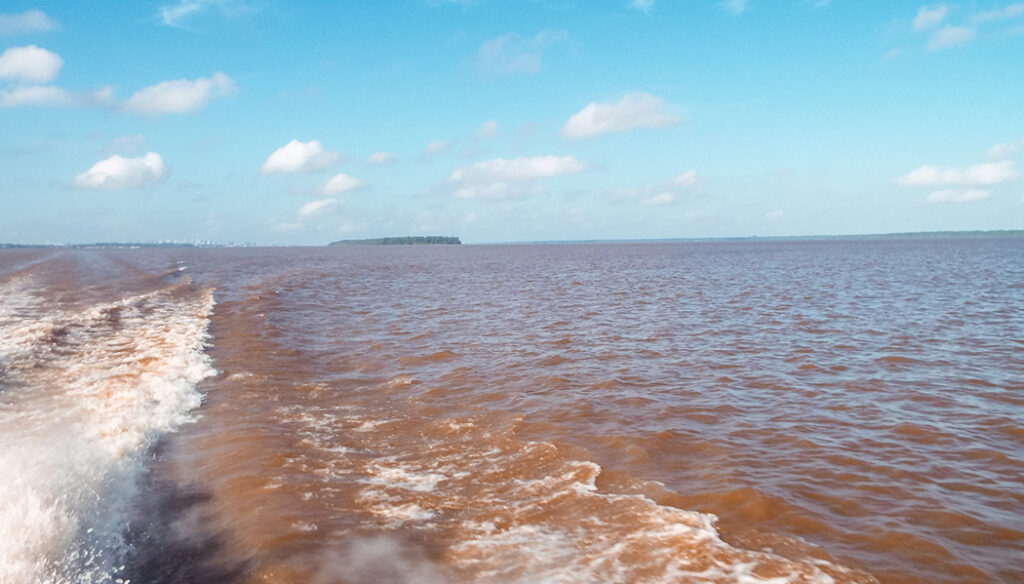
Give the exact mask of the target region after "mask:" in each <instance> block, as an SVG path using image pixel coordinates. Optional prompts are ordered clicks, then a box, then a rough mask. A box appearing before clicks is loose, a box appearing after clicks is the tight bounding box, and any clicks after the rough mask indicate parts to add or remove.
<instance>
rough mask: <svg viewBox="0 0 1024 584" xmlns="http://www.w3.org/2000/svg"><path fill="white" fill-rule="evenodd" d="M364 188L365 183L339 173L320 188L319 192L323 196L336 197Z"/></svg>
mask: <svg viewBox="0 0 1024 584" xmlns="http://www.w3.org/2000/svg"><path fill="white" fill-rule="evenodd" d="M364 186H366V182H365V181H362V180H359V179H358V178H355V177H352V176H349V175H347V174H345V173H343V172H340V173H338V174H336V175H334V176H332V177H331V178H330V180H328V181H327V182H326V183H325V184H324V186H322V187H320V192H321V193H322V194H324V195H338V194H341V193H344V192H346V191H354V190H356V189H361V188H363V187H364Z"/></svg>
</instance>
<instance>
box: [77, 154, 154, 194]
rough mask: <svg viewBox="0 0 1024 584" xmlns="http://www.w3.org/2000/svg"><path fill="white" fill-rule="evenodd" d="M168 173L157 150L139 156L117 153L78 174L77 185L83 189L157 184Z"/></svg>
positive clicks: (127, 187) (129, 187)
mask: <svg viewBox="0 0 1024 584" xmlns="http://www.w3.org/2000/svg"><path fill="white" fill-rule="evenodd" d="M166 175H167V167H166V166H165V165H164V161H163V159H162V158H160V155H159V154H157V153H156V152H148V153H146V155H144V156H140V157H139V158H124V157H122V156H119V155H117V154H115V155H113V156H111V157H110V158H107V159H106V160H101V161H99V162H97V163H96V164H94V165H93V166H92V168H90V169H89V170H87V171H85V172H83V173H82V174H79V175H78V176H76V177H75V186H78V187H80V188H83V189H106V190H117V189H133V188H138V187H144V186H147V185H151V184H155V183H157V182H159V181H160V180H161V179H163V178H164V176H166Z"/></svg>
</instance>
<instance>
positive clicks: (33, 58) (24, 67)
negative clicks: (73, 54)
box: [0, 45, 64, 83]
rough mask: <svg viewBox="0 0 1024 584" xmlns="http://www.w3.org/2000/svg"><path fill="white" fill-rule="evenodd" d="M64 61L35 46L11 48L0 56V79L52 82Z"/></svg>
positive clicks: (54, 54) (55, 54)
mask: <svg viewBox="0 0 1024 584" xmlns="http://www.w3.org/2000/svg"><path fill="white" fill-rule="evenodd" d="M63 66H64V60H63V59H61V58H60V56H59V55H57V53H52V52H50V51H47V50H46V49H41V48H39V47H37V46H35V45H28V46H26V47H11V48H9V49H7V50H6V51H4V52H3V54H0V79H15V80H18V81H32V82H36V83H46V82H47V81H53V80H54V79H55V78H56V77H57V74H58V73H60V68H61V67H63Z"/></svg>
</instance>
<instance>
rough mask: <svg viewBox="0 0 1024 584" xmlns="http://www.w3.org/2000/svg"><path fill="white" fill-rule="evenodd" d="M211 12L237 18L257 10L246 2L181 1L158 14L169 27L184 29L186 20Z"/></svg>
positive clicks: (223, 0)
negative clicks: (214, 11)
mask: <svg viewBox="0 0 1024 584" xmlns="http://www.w3.org/2000/svg"><path fill="white" fill-rule="evenodd" d="M209 10H216V11H217V12H219V13H220V14H221V15H222V16H225V17H227V18H237V17H239V16H242V15H244V14H248V13H250V12H255V11H256V8H255V7H253V6H252V5H251V4H249V3H248V2H245V1H244V0H179V2H177V3H176V4H167V5H164V6H161V7H160V8H159V9H158V11H157V13H158V16H159V18H160V21H161V22H163V23H164V24H165V25H167V26H173V27H176V28H182V27H183V26H184V22H185V20H187V19H189V18H191V17H193V16H197V15H199V14H201V13H203V12H207V11H209Z"/></svg>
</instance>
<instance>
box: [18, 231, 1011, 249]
mask: <svg viewBox="0 0 1024 584" xmlns="http://www.w3.org/2000/svg"><path fill="white" fill-rule="evenodd" d="M436 237H439V236H426V237H422V238H421V237H418V236H413V237H381V238H373V239H352V240H344V241H335V242H331V243H329V244H326V245H323V246H320V245H261V244H254V243H246V244H233V243H228V244H218V243H128V242H96V243H0V249H136V248H154V247H177V248H230V247H250V248H258V247H273V248H283V247H297V248H301V247H330V246H335V247H343V246H349V245H367V246H395V245H554V244H581V243H588V244H597V243H711V242H759V241H765V242H770V241H863V240H883V239H984V238H1004V237H1005V238H1010V237H1024V229H1002V230H992V231H909V232H899V233H865V234H841V235H750V236H742V237H672V238H652V239H556V240H534V241H493V242H481V243H473V244H463V243H462V242H461V240H459V238H458V237H450V238H449V237H444V238H442V239H450V240H454V241H445V242H441V241H419V242H412V243H404V242H402V241H393V240H420V239H422V240H427V239H435V238H436Z"/></svg>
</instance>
